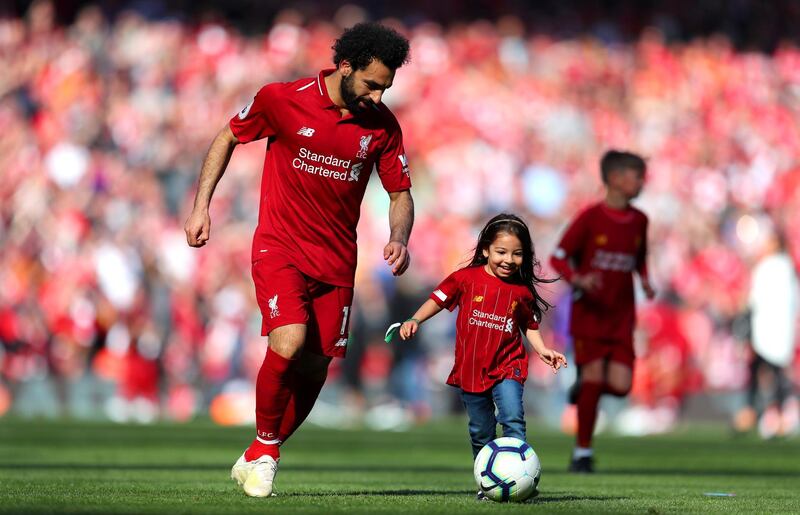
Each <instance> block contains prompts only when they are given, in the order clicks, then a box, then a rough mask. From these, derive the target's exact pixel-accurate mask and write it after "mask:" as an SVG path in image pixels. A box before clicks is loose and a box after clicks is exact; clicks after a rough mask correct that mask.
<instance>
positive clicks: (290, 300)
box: [253, 252, 353, 358]
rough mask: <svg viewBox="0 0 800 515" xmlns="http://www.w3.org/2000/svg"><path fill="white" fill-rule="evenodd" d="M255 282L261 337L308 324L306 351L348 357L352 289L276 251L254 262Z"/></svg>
mask: <svg viewBox="0 0 800 515" xmlns="http://www.w3.org/2000/svg"><path fill="white" fill-rule="evenodd" d="M253 282H254V283H255V286H256V300H257V301H258V307H259V309H260V310H261V316H262V324H261V335H262V336H267V335H269V333H270V332H271V331H272V330H273V329H275V328H276V327H281V326H284V325H289V324H306V327H307V333H306V342H305V345H304V347H303V349H304V350H307V351H310V352H313V353H314V354H319V355H322V356H328V357H336V358H343V357H344V356H345V354H346V353H347V339H348V336H349V332H350V327H349V326H350V306H351V305H352V304H353V288H348V287H343V286H334V285H332V284H326V283H322V282H320V281H317V280H316V279H313V278H311V277H308V276H307V275H305V274H303V273H302V272H301V271H300V270H298V269H297V268H296V267H295V266H294V265H293V264H292V263H291V262H290V261H289V259H287V258H286V257H285V256H282V255H281V254H280V253H277V252H276V253H272V252H270V253H269V255H268V256H264V258H262V259H259V260H258V261H256V262H255V263H253Z"/></svg>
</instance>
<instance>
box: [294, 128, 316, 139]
mask: <svg viewBox="0 0 800 515" xmlns="http://www.w3.org/2000/svg"><path fill="white" fill-rule="evenodd" d="M297 134H299V135H301V136H305V137H306V138H310V137H311V136H313V135H314V129H312V128H311V127H303V128H302V129H300V130H299V131H297Z"/></svg>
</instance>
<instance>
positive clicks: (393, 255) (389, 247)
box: [383, 241, 411, 275]
mask: <svg viewBox="0 0 800 515" xmlns="http://www.w3.org/2000/svg"><path fill="white" fill-rule="evenodd" d="M383 259H384V260H386V263H387V264H388V265H390V266H392V275H403V272H405V271H406V269H407V268H408V265H409V264H411V254H409V253H408V249H407V248H406V246H405V245H404V244H402V243H400V242H399V241H390V242H389V243H387V244H386V246H385V247H383Z"/></svg>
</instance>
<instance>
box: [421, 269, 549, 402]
mask: <svg viewBox="0 0 800 515" xmlns="http://www.w3.org/2000/svg"><path fill="white" fill-rule="evenodd" d="M430 298H431V299H432V300H433V301H434V302H436V304H438V305H439V306H440V307H442V308H447V309H449V310H450V311H453V310H454V309H455V308H456V306H458V308H459V309H458V319H457V322H456V359H455V363H454V365H453V370H452V372H450V376H449V377H448V378H447V384H449V385H452V386H457V387H459V388H461V389H462V390H464V391H466V392H470V393H477V392H484V391H486V390H488V389H489V388H491V387H492V386H494V385H495V384H496V383H497V382H499V381H502V380H503V379H514V380H516V381H519V382H520V383H524V382H525V379H526V378H527V377H528V353H527V351H526V349H525V346H524V344H523V343H522V334H521V330H527V329H538V328H539V324H538V323H537V321H536V320H535V319H534V315H533V309H532V308H533V303H534V302H535V300H534V298H533V294H532V293H531V291H530V290H529V289H528V287H527V286H525V285H523V284H514V283H509V282H505V281H503V280H501V279H499V278H497V277H495V276H493V275H491V274H490V273H489V272H487V271H486V269H485V268H484V266H483V265H480V266H471V267H467V268H462V269H461V270H457V271H455V272H453V273H452V274H450V275H449V276H448V277H447V279H445V280H444V281H442V283H441V284H440V285H439V286H437V287H436V289H435V290H434V292H433V293H432V294H431V296H430Z"/></svg>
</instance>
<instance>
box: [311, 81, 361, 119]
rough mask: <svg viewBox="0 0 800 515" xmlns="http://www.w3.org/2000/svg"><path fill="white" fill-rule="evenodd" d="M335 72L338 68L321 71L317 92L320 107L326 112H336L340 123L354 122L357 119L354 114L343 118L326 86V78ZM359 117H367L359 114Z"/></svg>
mask: <svg viewBox="0 0 800 515" xmlns="http://www.w3.org/2000/svg"><path fill="white" fill-rule="evenodd" d="M335 71H336V68H326V69H324V70H322V71H320V72H319V75H318V76H317V92H318V93H319V99H320V105H321V106H322V108H323V109H325V110H332V111H335V112H336V116H337V117H338V118H339V120H338V121H339V122H348V121H352V120H353V119H354V118H355V115H354V114H353V113H348V114H347V115H346V116H341V113H340V112H339V109H340V107H339V106H337V105H336V104H334V103H333V100H331V96H330V95H329V94H328V86H327V85H326V84H325V77H327V76H328V75H330V74H331V73H333V72H335ZM358 116H362V117H363V116H365V115H364V114H359V115H358ZM366 116H368V115H366Z"/></svg>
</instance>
